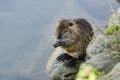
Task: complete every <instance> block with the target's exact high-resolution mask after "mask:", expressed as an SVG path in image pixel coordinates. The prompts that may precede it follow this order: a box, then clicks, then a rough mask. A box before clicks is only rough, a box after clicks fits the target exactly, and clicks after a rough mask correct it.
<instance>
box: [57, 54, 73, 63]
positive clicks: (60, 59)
mask: <svg viewBox="0 0 120 80" xmlns="http://www.w3.org/2000/svg"><path fill="white" fill-rule="evenodd" d="M70 58H71V56H69V55H68V54H67V53H64V54H61V55H60V56H58V57H57V58H56V59H57V60H58V61H64V60H68V59H70Z"/></svg>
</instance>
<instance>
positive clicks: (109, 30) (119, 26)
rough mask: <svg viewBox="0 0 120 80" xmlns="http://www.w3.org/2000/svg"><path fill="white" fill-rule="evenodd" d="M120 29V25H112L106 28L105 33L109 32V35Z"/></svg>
mask: <svg viewBox="0 0 120 80" xmlns="http://www.w3.org/2000/svg"><path fill="white" fill-rule="evenodd" d="M119 29H120V25H117V24H115V25H112V26H111V27H108V28H107V29H106V30H105V33H106V34H108V35H112V34H114V33H115V32H116V31H118V30H119Z"/></svg>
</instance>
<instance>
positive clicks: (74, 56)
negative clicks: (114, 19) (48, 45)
mask: <svg viewBox="0 0 120 80" xmlns="http://www.w3.org/2000/svg"><path fill="white" fill-rule="evenodd" d="M92 36H93V30H92V27H91V25H90V24H89V23H88V22H87V21H86V20H85V19H82V18H80V19H63V20H60V21H59V23H58V25H57V26H56V38H57V41H56V43H55V44H54V47H55V48H56V47H58V46H59V47H61V48H62V49H64V50H65V51H66V53H64V54H62V55H60V56H58V57H57V60H58V61H63V60H66V59H71V61H69V62H67V63H65V65H66V66H72V65H74V63H75V60H78V59H79V60H84V59H85V56H86V48H87V46H88V44H89V42H90V41H91V39H92Z"/></svg>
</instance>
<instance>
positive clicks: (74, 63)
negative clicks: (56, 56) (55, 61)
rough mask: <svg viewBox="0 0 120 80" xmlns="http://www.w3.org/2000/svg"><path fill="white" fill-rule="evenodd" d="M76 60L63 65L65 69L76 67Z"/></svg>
mask: <svg viewBox="0 0 120 80" xmlns="http://www.w3.org/2000/svg"><path fill="white" fill-rule="evenodd" d="M76 63H77V62H76V59H71V60H70V61H68V62H66V63H64V66H66V67H74V66H75V65H76Z"/></svg>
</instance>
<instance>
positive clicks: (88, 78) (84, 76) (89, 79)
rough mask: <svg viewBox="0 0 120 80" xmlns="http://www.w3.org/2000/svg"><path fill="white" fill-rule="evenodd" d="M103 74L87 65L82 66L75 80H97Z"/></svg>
mask: <svg viewBox="0 0 120 80" xmlns="http://www.w3.org/2000/svg"><path fill="white" fill-rule="evenodd" d="M101 76H103V73H102V72H100V71H99V70H97V69H95V68H94V67H93V66H91V65H88V64H82V65H81V68H80V70H79V72H78V74H77V77H76V80H98V78H100V77H101Z"/></svg>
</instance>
